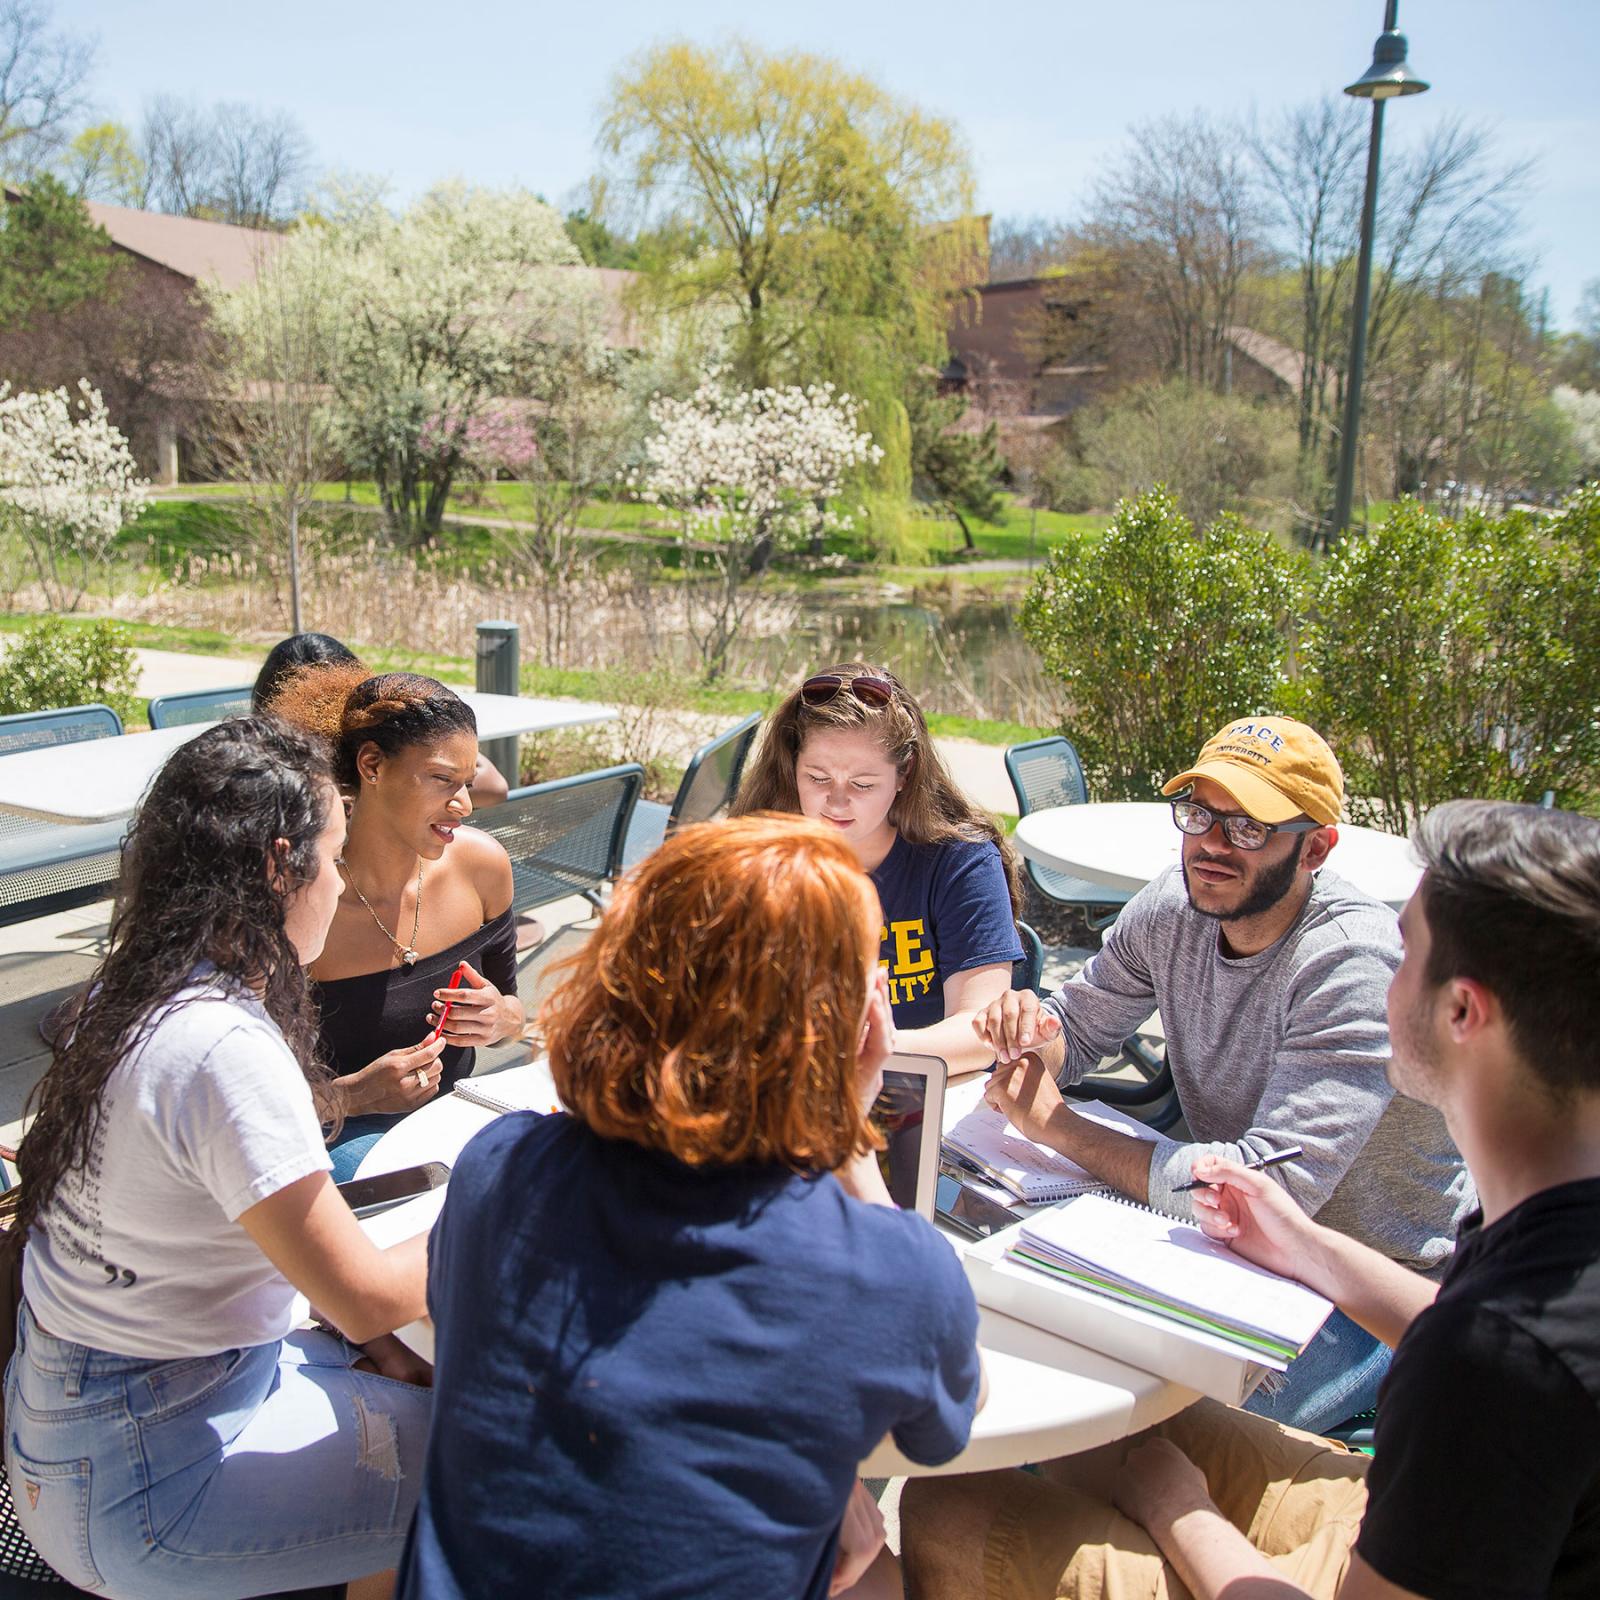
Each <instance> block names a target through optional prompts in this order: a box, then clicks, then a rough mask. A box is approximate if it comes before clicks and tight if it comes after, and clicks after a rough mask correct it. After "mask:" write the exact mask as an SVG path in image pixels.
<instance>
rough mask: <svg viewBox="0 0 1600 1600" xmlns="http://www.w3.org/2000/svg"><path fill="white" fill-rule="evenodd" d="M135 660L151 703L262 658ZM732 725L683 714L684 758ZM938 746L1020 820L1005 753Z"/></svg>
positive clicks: (948, 742)
mask: <svg viewBox="0 0 1600 1600" xmlns="http://www.w3.org/2000/svg"><path fill="white" fill-rule="evenodd" d="M133 654H134V660H135V661H136V663H137V665H138V673H139V679H138V682H139V694H140V695H141V697H143V698H144V699H148V700H153V699H155V697H156V696H157V695H163V694H182V693H184V692H185V691H189V690H198V689H227V688H231V687H232V686H233V685H234V684H238V683H253V682H254V681H255V676H256V673H257V672H258V671H259V670H260V668H261V658H260V656H242V655H241V656H192V655H184V654H183V653H181V652H179V651H175V650H135V651H134V653H133ZM733 720H734V719H733V718H731V717H721V716H709V715H706V714H705V713H700V712H690V713H685V714H684V718H683V722H684V728H683V734H684V738H685V740H686V742H687V748H686V750H685V752H684V755H685V757H687V755H688V754H689V752H690V751H692V750H693V749H694V747H695V746H697V745H699V744H703V743H704V742H705V741H706V740H707V739H710V738H712V737H714V736H715V735H716V734H717V733H720V732H721V731H722V729H723V728H724V727H726V726H728V724H729V723H730V722H731V721H733ZM934 744H935V746H936V747H937V749H938V751H939V754H940V756H942V757H943V759H944V762H945V764H946V766H948V767H949V768H950V774H951V776H952V777H953V778H954V779H955V780H956V782H957V783H959V784H960V785H961V787H962V788H963V789H965V790H966V792H967V793H968V794H969V795H971V796H972V798H973V799H974V800H975V801H976V802H977V803H978V804H979V805H980V806H982V807H983V808H984V809H985V810H986V811H998V812H1002V813H1006V814H1009V815H1011V816H1015V815H1016V814H1017V797H1016V795H1015V794H1014V793H1013V791H1012V788H1011V784H1010V781H1009V780H1008V779H1007V777H1006V767H1005V751H1004V750H1003V749H1002V748H1001V747H1000V746H999V745H992V744H980V743H979V742H978V741H977V740H976V739H935V740H934Z"/></svg>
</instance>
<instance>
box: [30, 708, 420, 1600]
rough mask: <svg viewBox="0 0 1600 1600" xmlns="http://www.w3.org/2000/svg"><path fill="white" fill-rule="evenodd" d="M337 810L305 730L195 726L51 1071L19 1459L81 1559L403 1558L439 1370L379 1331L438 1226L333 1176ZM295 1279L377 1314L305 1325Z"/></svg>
mask: <svg viewBox="0 0 1600 1600" xmlns="http://www.w3.org/2000/svg"><path fill="white" fill-rule="evenodd" d="M344 832H345V819H344V809H343V807H342V805H341V803H340V801H339V797H338V793H337V791H336V790H335V787H334V783H333V775H332V771H331V769H330V766H329V762H328V757H327V756H326V754H325V753H324V751H323V749H322V746H321V745H320V744H319V743H317V742H316V741H315V740H313V739H312V738H310V737H308V736H307V735H305V734H303V733H300V732H298V731H296V730H294V729H291V728H289V727H286V726H284V725H283V724H281V723H278V722H276V721H274V720H272V719H244V718H241V719H238V720H235V721H231V722H225V723H222V724H220V725H219V726H218V727H215V728H212V729H210V730H209V731H208V732H206V733H203V734H201V735H200V736H199V737H198V738H195V739H193V740H191V741H190V742H189V743H188V744H185V745H182V746H180V747H179V749H178V750H177V751H176V752H174V754H173V755H172V757H171V758H170V760H169V761H168V762H167V764H166V766H165V767H164V768H163V769H162V771H161V773H160V775H159V776H158V777H157V778H156V780H155V783H154V785H153V786H152V788H151V791H150V793H149V795H148V796H147V798H146V799H145V801H144V803H143V805H142V806H141V807H140V809H139V813H138V815H137V817H136V819H135V821H134V825H133V829H132V832H131V833H130V835H129V837H128V842H127V845H126V849H125V854H124V859H123V879H122V887H123V897H122V899H121V902H120V903H119V905H118V908H117V912H116V915H115V917H114V918H113V921H112V926H111V948H110V954H109V955H108V956H107V957H106V960H105V962H104V964H103V965H102V967H101V968H100V971H99V973H98V975H97V976H96V978H95V980H94V983H93V984H92V986H91V987H90V989H89V991H88V994H87V997H86V999H85V1002H84V1005H83V1008H82V1010H81V1012H80V1013H79V1015H78V1018H77V1020H76V1022H75V1023H74V1025H73V1029H72V1032H71V1034H70V1035H69V1036H68V1038H67V1039H66V1040H65V1042H64V1043H63V1044H62V1045H61V1046H60V1047H59V1049H58V1051H57V1054H56V1058H55V1061H54V1064H53V1065H52V1066H51V1068H50V1071H49V1072H48V1073H47V1074H46V1076H45V1077H44V1079H43V1081H42V1082H41V1083H40V1085H39V1089H38V1091H37V1102H38V1116H37V1118H36V1119H35V1121H34V1123H33V1126H32V1127H31V1129H30V1130H29V1133H28V1136H27V1139H26V1140H25V1141H24V1143H23V1146H22V1152H21V1168H22V1180H23V1188H22V1207H21V1212H20V1216H19V1232H20V1231H23V1230H25V1237H26V1238H27V1249H26V1253H25V1256H24V1264H23V1295H24V1303H23V1306H22V1310H21V1313H20V1315H19V1317H18V1327H17V1354H16V1358H15V1360H14V1361H13V1362H12V1364H11V1366H10V1368H9V1370H8V1372H7V1375H6V1391H5V1394H6V1410H5V1422H6V1438H5V1453H6V1467H7V1471H8V1473H9V1474H10V1481H11V1489H12V1495H13V1498H14V1500H15V1503H16V1507H17V1516H18V1520H19V1521H20V1522H21V1524H22V1527H23V1529H24V1531H25V1532H26V1533H27V1535H28V1537H29V1538H30V1539H31V1540H32V1541H33V1543H34V1544H35V1545H36V1546H37V1547H38V1549H39V1551H40V1553H41V1554H42V1555H43V1556H44V1557H45V1559H46V1560H47V1561H49V1562H50V1564H51V1565H52V1566H53V1567H55V1568H56V1569H57V1570H58V1571H59V1572H60V1573H61V1574H62V1575H63V1576H64V1577H66V1578H68V1579H70V1580H71V1581H72V1582H73V1583H75V1584H79V1585H81V1586H82V1587H84V1588H87V1589H95V1590H100V1589H104V1590H105V1591H107V1592H109V1593H111V1594H115V1595H118V1596H122V1597H139V1596H151V1597H156V1596H159V1597H161V1600H184V1597H188V1596H193V1597H195V1600H202V1597H203V1600H226V1597H228V1596H235V1595H239V1596H242V1595H254V1594H262V1593H264V1592H268V1591H272V1590H285V1589H299V1588H305V1587H309V1586H313V1585H317V1584H332V1583H339V1582H345V1581H348V1580H352V1579H361V1578H368V1579H370V1581H369V1582H368V1583H367V1584H364V1585H357V1586H355V1587H353V1588H352V1590H351V1593H352V1595H357V1594H373V1595H376V1594H382V1593H385V1592H386V1591H387V1576H386V1569H390V1568H392V1567H393V1566H394V1565H395V1563H396V1561H397V1560H398V1558H399V1555H400V1550H401V1546H402V1544H403V1542H404V1538H405V1531H406V1527H407V1525H408V1523H409V1521H410V1518H411V1512H412V1508H413V1506H414V1504H415V1502H416V1498H417V1490H418V1486H419V1484H420V1481H421V1475H422V1455H423V1447H424V1443H425V1440H426V1435H427V1428H428V1419H429V1411H430V1403H431V1394H430V1392H429V1390H427V1389H426V1388H422V1387H419V1386H418V1385H416V1384H414V1383H412V1382H407V1381H401V1374H406V1373H410V1372H412V1371H413V1368H412V1367H411V1366H410V1365H409V1364H407V1363H406V1362H405V1361H404V1359H403V1356H404V1352H403V1351H402V1350H401V1349H400V1347H399V1346H398V1343H397V1342H396V1341H393V1340H387V1341H383V1340H379V1336H381V1335H386V1334H388V1333H389V1332H390V1330H392V1329H394V1328H397V1327H400V1326H402V1325H403V1324H404V1323H406V1322H409V1321H411V1320H412V1319H414V1318H416V1317H418V1316H420V1315H421V1314H422V1312H423V1310H424V1303H425V1274H426V1240H425V1238H416V1239H413V1240H410V1241H408V1242H407V1243H406V1244H403V1245H398V1246H396V1247H394V1248H393V1249H390V1250H379V1249H378V1248H377V1247H376V1246H375V1245H373V1244H372V1243H371V1241H369V1240H368V1239H367V1237H366V1235H365V1234H363V1233H362V1231H361V1229H360V1227H359V1226H358V1225H357V1223H356V1221H355V1218H354V1217H353V1216H352V1214H351V1212H350V1210H349V1208H348V1207H347V1206H346V1205H345V1203H344V1201H343V1200H342V1199H341V1198H340V1197H339V1195H338V1193H337V1192H336V1191H335V1189H334V1187H333V1185H332V1183H331V1182H330V1181H329V1178H328V1165H329V1161H328V1152H327V1147H326V1145H325V1144H324V1142H323V1135H322V1128H321V1121H320V1117H319V1114H318V1104H317V1100H316V1098H315V1092H316V1090H317V1089H318V1087H319V1086H320V1084H321V1083H322V1081H323V1080H324V1079H325V1077H326V1071H325V1069H322V1068H320V1067H318V1066H317V1064H316V1056H315V1040H316V1016H315V1012H314V1008H313V1006H312V1003H311V1000H310V997H309V992H308V988H307V983H306V977H305V973H304V970H303V969H304V967H305V966H306V965H307V964H309V963H310V962H311V961H313V960H314V959H315V958H316V956H317V954H318V953H319V951H320V950H321V949H322V943H323V939H324V937H325V936H326V934H327V930H328V925H329V923H330V922H331V921H332V918H333V909H334V906H335V904H336V903H337V901H338V898H339V894H340V890H341V887H342V880H341V879H340V876H339V873H338V870H337V868H336V867H335V865H334V861H335V859H336V857H337V856H338V854H339V850H340V847H341V845H342V843H343V840H344ZM296 1290H298V1291H300V1293H302V1294H304V1295H306V1296H307V1297H308V1298H309V1299H310V1301H311V1303H312V1304H313V1305H314V1306H316V1307H317V1308H318V1310H319V1311H320V1312H321V1313H322V1314H323V1315H324V1316H325V1317H326V1318H327V1319H328V1320H329V1321H330V1322H331V1323H333V1324H335V1325H336V1326H338V1327H339V1328H341V1329H343V1330H344V1332H345V1334H346V1335H348V1336H349V1338H350V1339H353V1340H368V1341H378V1342H377V1343H375V1344H374V1345H373V1346H372V1347H371V1348H370V1349H369V1353H368V1355H367V1356H365V1357H363V1355H362V1353H361V1351H360V1350H358V1349H356V1348H355V1347H354V1346H352V1345H350V1344H347V1343H346V1342H345V1340H344V1339H341V1338H339V1337H337V1336H336V1335H334V1334H331V1333H324V1332H311V1333H306V1332H299V1333H297V1332H293V1331H292V1330H293V1329H294V1327H295V1325H296V1323H297V1321H298V1320H299V1316H298V1315H297V1306H296ZM386 1372H388V1373H392V1374H394V1375H393V1376H386V1375H385V1373H386ZM374 1575H376V1576H374Z"/></svg>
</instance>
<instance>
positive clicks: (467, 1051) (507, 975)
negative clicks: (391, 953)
mask: <svg viewBox="0 0 1600 1600" xmlns="http://www.w3.org/2000/svg"><path fill="white" fill-rule="evenodd" d="M458 961H466V962H469V963H470V964H471V965H472V966H473V967H474V968H476V969H477V970H478V971H479V972H481V973H482V974H483V975H484V977H486V978H487V979H488V980H489V982H490V983H492V984H493V985H494V986H495V988H497V989H498V990H499V991H500V992H501V994H515V993H516V992H517V923H516V917H515V915H514V914H513V913H512V912H511V911H509V910H507V911H504V912H502V913H501V914H500V915H499V916H498V917H495V918H494V919H493V921H490V922H486V923H484V924H483V926H482V927H481V928H478V929H477V930H476V931H475V932H473V933H469V934H468V935H467V936H466V938H465V939H459V940H457V941H456V943H455V944H453V945H451V946H450V947H449V949H447V950H441V951H439V952H438V954H437V955H431V956H423V957H422V958H421V959H420V960H418V961H417V962H416V964H415V965H414V966H410V967H392V968H389V969H388V970H387V971H384V972H363V973H360V974H358V975H357V976H356V977H354V978H334V979H332V980H331V981H330V982H328V983H318V982H316V981H315V980H313V981H312V984H311V992H312V993H313V994H314V995H315V996H316V1000H317V1004H318V1005H319V1006H320V1007H321V1008H322V1026H321V1034H322V1049H323V1054H324V1055H325V1056H326V1058H327V1060H328V1063H329V1065H330V1066H331V1067H332V1068H333V1070H334V1072H335V1073H337V1074H338V1075H339V1076H340V1077H341V1078H343V1077H347V1076H348V1075H349V1074H350V1073H352V1072H359V1071H360V1070H361V1069H362V1068H363V1067H365V1066H369V1065H370V1064H371V1063H372V1062H374V1061H376V1060H377V1059H378V1057H379V1056H381V1055H383V1054H385V1053H386V1052H387V1051H390V1050H398V1049H401V1048H402V1047H406V1046H410V1045H416V1044H421V1043H422V1041H423V1040H424V1039H425V1038H427V1036H428V1030H429V1027H430V1023H429V1021H428V1008H429V1007H430V1006H431V1005H432V1004H433V991H434V990H435V989H442V988H444V986H445V985H446V984H447V983H449V981H450V974H451V973H452V972H454V971H455V969H456V963H457V962H458ZM476 1056H477V1052H476V1051H474V1050H472V1049H471V1048H470V1047H468V1046H466V1045H455V1044H449V1045H446V1046H445V1047H444V1052H443V1054H441V1055H440V1057H439V1061H440V1064H441V1066H442V1067H443V1069H444V1072H443V1077H442V1079H441V1084H442V1087H443V1088H445V1089H449V1087H450V1086H451V1085H452V1084H453V1083H455V1082H456V1080H457V1079H458V1078H465V1077H467V1076H468V1075H469V1074H470V1073H471V1071H472V1066H473V1062H474V1060H475V1059H476Z"/></svg>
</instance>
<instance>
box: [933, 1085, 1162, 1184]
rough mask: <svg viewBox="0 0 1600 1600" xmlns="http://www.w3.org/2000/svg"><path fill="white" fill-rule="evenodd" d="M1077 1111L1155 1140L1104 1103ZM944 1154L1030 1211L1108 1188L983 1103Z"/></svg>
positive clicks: (952, 1134)
mask: <svg viewBox="0 0 1600 1600" xmlns="http://www.w3.org/2000/svg"><path fill="white" fill-rule="evenodd" d="M1072 1109H1073V1110H1074V1111H1075V1112H1076V1113H1077V1114H1078V1115H1079V1116H1080V1117H1085V1118H1087V1119H1088V1120H1089V1121H1090V1122H1095V1123H1098V1124H1099V1125H1100V1126H1101V1127H1103V1128H1112V1129H1114V1130H1115V1131H1116V1132H1118V1133H1124V1134H1127V1135H1128V1136H1129V1137H1130V1138H1133V1139H1153V1138H1154V1137H1155V1134H1154V1133H1153V1132H1152V1131H1151V1130H1150V1129H1149V1128H1147V1127H1146V1126H1145V1125H1144V1124H1143V1123H1142V1122H1135V1121H1134V1120H1133V1118H1132V1117H1129V1116H1125V1115H1124V1114H1123V1113H1122V1112H1120V1111H1117V1110H1115V1109H1113V1108H1112V1107H1111V1106H1108V1105H1104V1104H1102V1103H1101V1102H1100V1101H1098V1100H1083V1101H1074V1102H1073V1106H1072ZM942 1149H943V1154H944V1156H945V1158H946V1159H947V1160H949V1161H951V1162H953V1163H954V1164H955V1165H956V1166H958V1167H961V1168H963V1169H965V1170H966V1171H967V1172H970V1173H971V1174H973V1176H974V1177H977V1178H979V1179H981V1180H983V1181H984V1182H986V1183H988V1184H991V1185H993V1186H994V1187H995V1188H997V1189H1000V1190H1002V1191H1003V1192H1004V1194H1005V1195H1006V1196H1007V1197H1009V1198H1010V1199H1012V1200H1020V1201H1022V1202H1023V1203H1024V1204H1026V1205H1030V1206H1038V1205H1050V1204H1052V1203H1053V1202H1055V1201H1057V1200H1066V1199H1069V1198H1070V1197H1071V1196H1073V1195H1079V1194H1090V1193H1093V1192H1095V1191H1096V1190H1103V1189H1104V1188H1105V1185H1104V1184H1103V1183H1101V1181H1100V1180H1099V1179H1098V1178H1096V1177H1095V1175H1094V1174H1093V1173H1092V1172H1088V1171H1086V1170H1085V1169H1084V1168H1082V1167H1080V1166H1079V1165H1078V1163H1077V1162H1076V1161H1069V1160H1068V1159H1067V1158H1066V1157H1065V1156H1064V1155H1061V1154H1060V1153H1059V1152H1057V1151H1055V1150H1052V1149H1050V1147H1049V1146H1048V1145H1042V1144H1038V1143H1036V1142H1035V1141H1034V1140H1032V1139H1029V1138H1028V1137H1027V1136H1026V1135H1024V1134H1021V1133H1019V1132H1018V1131H1017V1130H1016V1129H1015V1128H1014V1127H1012V1126H1011V1124H1010V1123H1009V1122H1008V1121H1006V1117H1005V1113H1004V1112H1001V1111H996V1110H995V1109H994V1108H993V1107H992V1106H989V1105H986V1104H982V1103H980V1104H979V1105H978V1106H977V1107H976V1109H974V1110H972V1111H969V1112H968V1113H967V1114H966V1116H964V1117H962V1119H961V1120H960V1121H959V1122H957V1123H956V1125H955V1126H954V1127H953V1128H950V1129H949V1130H948V1131H947V1132H946V1133H945V1135H944V1139H943V1143H942Z"/></svg>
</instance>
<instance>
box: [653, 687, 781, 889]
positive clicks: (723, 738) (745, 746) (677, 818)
mask: <svg viewBox="0 0 1600 1600" xmlns="http://www.w3.org/2000/svg"><path fill="white" fill-rule="evenodd" d="M760 725H761V718H760V716H759V715H758V714H756V713H755V712H752V713H751V714H750V715H749V716H748V717H746V718H745V719H744V721H743V722H738V723H735V724H734V726H733V727H731V728H729V729H728V731H727V732H726V733H719V734H718V735H717V737H716V738H715V739H713V740H712V741H711V742H710V743H709V744H703V745H701V746H700V748H699V749H698V750H696V751H695V753H694V759H693V760H692V761H691V762H690V763H689V766H688V770H687V771H686V772H685V773H684V775H683V780H682V782H680V783H679V785H678V792H677V794H676V795H675V796H674V797H673V801H672V804H671V805H670V806H664V805H662V804H660V803H659V802H658V801H655V800H641V801H640V802H639V803H638V805H637V806H635V807H634V812H633V821H632V822H631V823H629V825H628V839H627V843H626V844H625V845H624V846H623V851H622V864H623V866H624V868H627V867H632V866H637V865H638V863H639V862H641V861H643V860H644V858H645V857H646V856H647V855H649V854H650V852H651V851H652V850H654V849H655V848H656V846H657V845H659V844H660V843H661V841H662V840H663V839H665V838H666V836H667V835H668V834H669V833H670V832H671V831H672V830H673V829H674V828H676V827H677V826H678V825H679V824H680V823H683V822H710V821H711V819H712V818H713V817H715V816H718V815H720V814H721V813H722V812H724V811H726V810H727V809H728V807H729V806H730V805H732V804H733V797H734V795H736V794H737V793H738V792H739V778H740V776H741V775H742V774H743V772H744V764H745V759H746V757H748V756H749V754H750V746H751V745H753V744H754V743H755V739H756V729H757V728H758V727H760Z"/></svg>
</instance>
